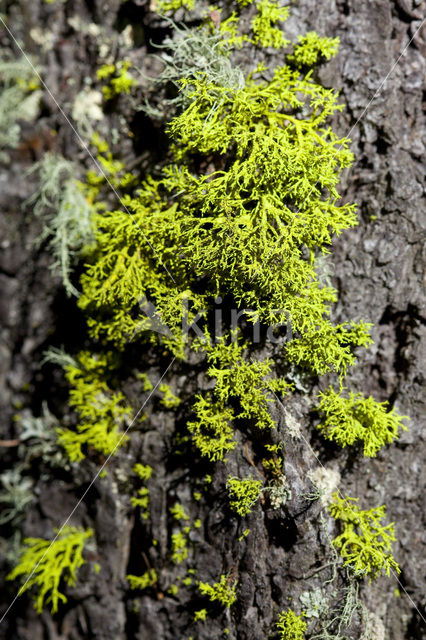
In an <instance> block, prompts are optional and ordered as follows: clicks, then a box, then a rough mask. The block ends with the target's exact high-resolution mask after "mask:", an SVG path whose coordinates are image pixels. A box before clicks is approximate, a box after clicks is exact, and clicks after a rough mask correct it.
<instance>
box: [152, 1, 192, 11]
mask: <svg viewBox="0 0 426 640" xmlns="http://www.w3.org/2000/svg"><path fill="white" fill-rule="evenodd" d="M194 5H195V0H155V8H156V11H158V13H167V12H168V11H177V10H178V9H186V10H187V11H191V10H192V9H193V8H194Z"/></svg>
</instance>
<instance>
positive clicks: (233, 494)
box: [226, 476, 262, 517]
mask: <svg viewBox="0 0 426 640" xmlns="http://www.w3.org/2000/svg"><path fill="white" fill-rule="evenodd" d="M226 486H227V488H228V491H229V496H230V501H229V505H230V507H231V509H232V510H233V511H235V512H236V513H238V515H240V516H242V517H244V516H246V515H248V514H249V513H250V512H251V510H252V508H253V505H254V504H255V503H256V502H257V500H258V499H259V496H260V493H261V491H262V483H261V482H260V480H254V479H253V478H244V479H242V480H241V479H240V478H235V477H231V476H229V477H228V480H227V481H226Z"/></svg>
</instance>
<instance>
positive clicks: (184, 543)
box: [171, 527, 189, 564]
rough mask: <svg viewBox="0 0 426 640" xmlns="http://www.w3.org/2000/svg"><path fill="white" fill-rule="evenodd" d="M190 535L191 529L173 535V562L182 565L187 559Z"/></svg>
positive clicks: (186, 528)
mask: <svg viewBox="0 0 426 640" xmlns="http://www.w3.org/2000/svg"><path fill="white" fill-rule="evenodd" d="M188 533H189V527H185V528H184V530H183V531H178V532H176V533H172V538H171V540H172V555H171V558H172V562H174V563H175V564H180V563H181V562H183V561H184V560H186V559H187V557H188V553H189V549H188Z"/></svg>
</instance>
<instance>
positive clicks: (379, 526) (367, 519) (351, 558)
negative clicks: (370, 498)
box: [328, 493, 400, 581]
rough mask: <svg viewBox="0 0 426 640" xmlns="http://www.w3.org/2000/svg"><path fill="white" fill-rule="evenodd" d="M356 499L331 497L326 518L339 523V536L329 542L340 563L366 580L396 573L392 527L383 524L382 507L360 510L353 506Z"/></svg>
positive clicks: (384, 511) (396, 565) (383, 510)
mask: <svg viewBox="0 0 426 640" xmlns="http://www.w3.org/2000/svg"><path fill="white" fill-rule="evenodd" d="M357 502H358V498H350V497H348V496H347V497H345V498H341V497H340V496H339V494H338V493H335V494H334V502H332V503H331V504H330V505H329V507H328V510H329V513H330V515H331V516H332V517H333V518H334V519H336V520H339V521H340V523H341V527H342V533H341V534H340V535H338V536H337V537H336V538H335V539H334V540H333V545H334V547H335V548H336V549H337V550H338V551H339V553H340V555H341V556H342V558H343V560H344V564H345V565H347V566H349V567H351V568H352V569H353V571H354V572H355V574H356V575H359V576H364V575H366V576H368V577H369V578H370V581H371V580H372V579H373V578H377V577H378V576H379V575H381V574H382V573H384V574H385V575H387V576H388V577H389V576H390V574H391V571H395V572H396V573H399V572H400V569H399V566H398V564H397V563H396V561H395V560H394V558H393V556H392V542H395V541H396V538H395V528H394V524H393V523H390V524H387V525H386V524H384V523H383V520H384V518H385V516H386V507H385V506H384V505H382V506H380V507H373V508H372V509H368V510H365V511H363V510H362V509H360V508H359V507H358V505H357Z"/></svg>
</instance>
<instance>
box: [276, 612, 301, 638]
mask: <svg viewBox="0 0 426 640" xmlns="http://www.w3.org/2000/svg"><path fill="white" fill-rule="evenodd" d="M276 626H277V627H278V629H279V630H280V640H304V633H305V631H306V627H307V624H306V622H305V621H304V620H302V618H301V616H298V615H296V614H295V613H294V611H292V609H288V611H283V612H282V613H280V615H279V616H278V622H277V623H276Z"/></svg>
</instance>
